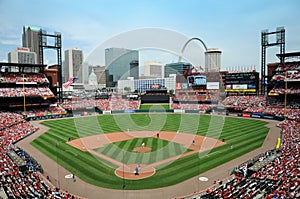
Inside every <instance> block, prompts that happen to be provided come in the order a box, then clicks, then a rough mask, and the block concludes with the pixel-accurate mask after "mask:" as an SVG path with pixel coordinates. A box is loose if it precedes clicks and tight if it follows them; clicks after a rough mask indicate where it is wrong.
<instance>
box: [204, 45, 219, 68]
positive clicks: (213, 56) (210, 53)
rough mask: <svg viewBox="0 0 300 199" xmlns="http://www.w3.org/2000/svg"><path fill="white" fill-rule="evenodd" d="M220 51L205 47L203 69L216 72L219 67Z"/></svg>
mask: <svg viewBox="0 0 300 199" xmlns="http://www.w3.org/2000/svg"><path fill="white" fill-rule="evenodd" d="M221 54H222V51H221V50H219V49H217V48H210V49H207V51H206V52H205V71H206V72H218V71H220V69H221Z"/></svg>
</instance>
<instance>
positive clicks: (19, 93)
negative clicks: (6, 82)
mask: <svg viewBox="0 0 300 199" xmlns="http://www.w3.org/2000/svg"><path fill="white" fill-rule="evenodd" d="M24 95H25V96H26V97H38V96H41V97H54V94H53V92H52V91H51V90H50V89H49V88H47V87H39V88H37V87H24V88H22V87H14V88H7V87H6V88H0V97H24Z"/></svg>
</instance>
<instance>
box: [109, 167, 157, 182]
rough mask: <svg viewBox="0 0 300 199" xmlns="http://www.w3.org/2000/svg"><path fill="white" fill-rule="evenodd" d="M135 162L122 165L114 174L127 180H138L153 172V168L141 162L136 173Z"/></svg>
mask: <svg viewBox="0 0 300 199" xmlns="http://www.w3.org/2000/svg"><path fill="white" fill-rule="evenodd" d="M136 167H137V164H127V165H123V166H121V167H119V168H117V169H116V170H115V174H116V176H118V177H119V178H125V179H129V180H139V179H143V178H148V177H150V176H152V175H153V174H155V168H153V167H152V166H148V165H146V164H141V165H140V169H139V173H138V175H136V174H135V169H136Z"/></svg>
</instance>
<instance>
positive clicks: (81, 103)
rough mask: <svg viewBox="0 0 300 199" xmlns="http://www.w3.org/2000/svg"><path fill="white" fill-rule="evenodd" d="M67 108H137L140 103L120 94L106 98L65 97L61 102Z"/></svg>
mask: <svg viewBox="0 0 300 199" xmlns="http://www.w3.org/2000/svg"><path fill="white" fill-rule="evenodd" d="M61 105H62V106H63V108H65V109H67V110H80V109H85V108H86V107H98V108H99V109H101V110H103V111H104V110H105V111H107V110H137V109H139V106H140V103H139V101H138V100H133V99H124V98H122V96H121V95H112V96H111V97H110V98H108V99H101V98H99V99H93V98H90V99H81V98H76V99H72V98H71V99H66V100H64V102H63V103H62V104H61Z"/></svg>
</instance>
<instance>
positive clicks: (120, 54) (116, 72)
mask: <svg viewBox="0 0 300 199" xmlns="http://www.w3.org/2000/svg"><path fill="white" fill-rule="evenodd" d="M105 66H106V70H105V74H106V87H115V86H117V83H118V80H125V79H127V78H128V77H134V79H138V78H139V52H138V51H137V50H129V49H124V48H107V49H105Z"/></svg>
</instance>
